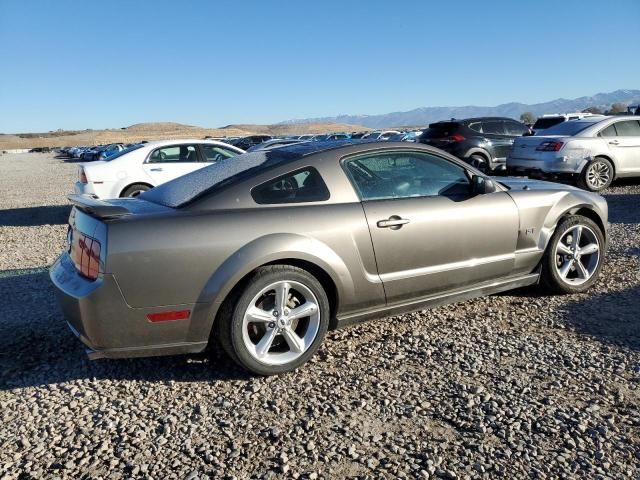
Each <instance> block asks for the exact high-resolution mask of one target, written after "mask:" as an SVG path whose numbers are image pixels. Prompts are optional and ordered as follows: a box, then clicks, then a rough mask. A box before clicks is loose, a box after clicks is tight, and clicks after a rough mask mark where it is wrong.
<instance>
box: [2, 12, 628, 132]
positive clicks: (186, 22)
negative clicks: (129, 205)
mask: <svg viewBox="0 0 640 480" xmlns="http://www.w3.org/2000/svg"><path fill="white" fill-rule="evenodd" d="M639 31H640V1H638V0H620V1H616V2H602V1H577V0H575V1H571V0H568V1H558V0H555V1H546V0H536V1H519V0H518V1H493V2H478V1H473V0H471V1H458V2H442V1H441V2H435V1H434V2H426V1H404V2H388V1H387V2H382V1H380V2H377V1H371V0H370V1H366V2H365V1H362V2H356V1H347V0H342V1H335V2H334V1H325V2H301V1H295V2H294V1H291V2H288V1H270V2H265V1H258V0H256V1H242V0H235V1H222V0H220V1H186V0H182V1H164V0H155V1H109V0H104V1H80V0H78V1H65V0H56V1H44V0H43V1H36V0H0V132H23V131H47V130H52V129H57V128H70V129H71V128H118V127H123V126H127V125H130V124H133V123H138V122H146V121H175V122H182V123H190V124H194V125H200V126H205V127H217V126H223V125H226V124H230V123H272V122H278V121H282V120H287V119H292V118H306V117H319V116H329V115H335V114H341V113H370V114H373V113H386V112H391V111H401V110H409V109H412V108H416V107H421V106H439V105H468V104H474V105H496V104H499V103H505V102H509V101H521V102H525V103H533V102H541V101H546V100H551V99H553V98H557V97H565V98H573V97H578V96H582V95H590V94H594V93H598V92H607V91H612V90H616V89H618V88H640V81H639V80H638V79H639V78H640V62H638V61H637V60H638V58H639V57H638V47H637V45H638V32H639Z"/></svg>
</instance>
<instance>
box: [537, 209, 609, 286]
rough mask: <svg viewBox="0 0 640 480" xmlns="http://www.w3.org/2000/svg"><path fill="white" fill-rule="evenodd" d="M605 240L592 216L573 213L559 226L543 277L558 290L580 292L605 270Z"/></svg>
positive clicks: (550, 246) (551, 244)
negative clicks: (603, 263) (603, 267)
mask: <svg viewBox="0 0 640 480" xmlns="http://www.w3.org/2000/svg"><path fill="white" fill-rule="evenodd" d="M604 247H605V240H604V235H603V234H602V231H601V230H600V227H598V225H596V224H595V223H594V222H593V221H592V220H591V219H589V218H586V217H583V216H581V215H571V216H569V217H567V218H565V219H564V220H563V221H562V222H560V224H559V225H558V226H557V227H556V231H555V232H554V234H553V236H552V237H551V240H550V241H549V245H548V246H547V250H546V252H545V254H544V257H543V259H542V272H541V280H542V283H543V285H545V286H546V287H547V288H549V289H550V290H552V291H554V292H556V293H580V292H584V291H586V290H587V289H588V288H589V287H591V285H593V284H594V283H595V281H596V280H597V279H598V276H599V275H600V271H601V270H602V261H603V260H604Z"/></svg>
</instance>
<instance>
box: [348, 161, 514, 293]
mask: <svg viewBox="0 0 640 480" xmlns="http://www.w3.org/2000/svg"><path fill="white" fill-rule="evenodd" d="M343 165H344V168H345V170H346V171H347V174H348V175H349V177H350V179H351V181H352V183H353V184H354V186H355V188H356V190H357V191H358V193H359V195H360V198H361V200H362V206H363V208H364V211H365V215H366V218H367V223H368V225H369V230H370V233H371V239H372V242H373V247H374V251H375V257H376V262H377V266H378V273H379V275H380V278H381V279H382V282H383V285H384V288H385V293H386V295H387V302H388V303H389V304H394V303H403V302H406V301H407V300H409V299H411V298H419V297H424V296H428V295H431V294H437V293H440V292H444V291H447V290H454V289H457V288H462V287H465V286H469V285H473V284H478V283H481V282H484V281H488V280H491V279H496V278H500V277H504V276H507V275H509V274H510V273H511V272H512V271H513V268H514V259H515V249H516V241H517V235H518V226H519V215H518V210H517V207H516V205H515V203H514V202H513V200H512V199H511V197H510V196H509V195H508V194H507V193H506V192H502V191H496V192H494V193H489V194H482V195H474V194H473V193H472V187H471V181H470V178H469V175H468V173H467V171H466V170H465V168H464V167H462V166H461V165H459V164H457V163H455V162H452V161H450V160H449V159H445V158H443V157H440V156H438V155H436V154H434V153H429V152H420V151H406V150H404V151H395V152H394V151H389V152H383V153H380V152H378V153H375V154H365V155H361V156H356V157H353V158H347V159H345V160H344V163H343Z"/></svg>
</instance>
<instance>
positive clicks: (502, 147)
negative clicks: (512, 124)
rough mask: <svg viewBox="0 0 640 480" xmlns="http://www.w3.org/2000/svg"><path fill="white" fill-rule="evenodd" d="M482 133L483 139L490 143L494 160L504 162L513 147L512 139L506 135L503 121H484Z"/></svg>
mask: <svg viewBox="0 0 640 480" xmlns="http://www.w3.org/2000/svg"><path fill="white" fill-rule="evenodd" d="M482 132H483V134H484V137H485V138H486V139H487V140H489V141H490V142H491V145H492V147H493V154H494V160H505V159H506V158H507V155H508V154H509V151H510V150H511V146H512V145H513V137H510V136H508V135H507V133H506V130H505V125H504V121H503V120H484V121H483V122H482Z"/></svg>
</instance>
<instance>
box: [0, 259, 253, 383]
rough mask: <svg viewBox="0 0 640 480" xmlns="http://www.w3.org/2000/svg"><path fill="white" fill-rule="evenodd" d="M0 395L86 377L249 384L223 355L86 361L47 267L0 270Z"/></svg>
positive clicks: (242, 371) (89, 378)
mask: <svg viewBox="0 0 640 480" xmlns="http://www.w3.org/2000/svg"><path fill="white" fill-rule="evenodd" d="M0 299H1V300H0V391H3V390H11V389H15V388H25V387H30V386H40V385H51V384H57V383H61V382H67V381H73V380H79V379H85V380H89V381H92V380H94V379H97V380H138V381H149V382H215V381H227V380H249V379H250V378H251V376H250V375H249V374H247V373H246V372H245V371H244V370H241V369H240V368H238V367H237V366H236V365H235V364H234V363H233V362H232V361H231V360H229V359H228V358H227V356H226V355H225V354H223V353H222V352H218V351H215V352H211V353H203V354H197V355H182V356H173V357H155V358H141V359H128V360H95V361H90V360H88V359H87V357H86V355H85V352H84V348H83V345H82V343H81V342H80V341H79V340H77V339H76V338H75V337H74V336H73V335H72V334H71V332H70V331H69V329H68V328H67V325H66V322H65V321H64V318H63V315H62V312H61V311H60V308H59V307H58V304H57V300H56V298H55V291H54V287H53V285H52V284H51V282H50V280H49V274H48V269H46V268H37V269H27V270H5V271H0Z"/></svg>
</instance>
